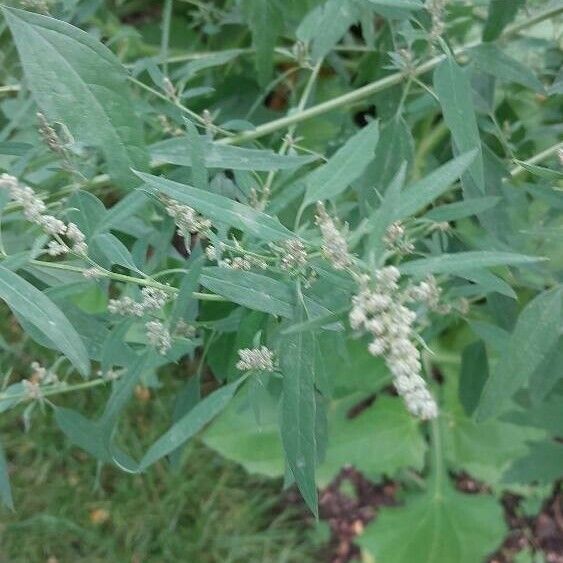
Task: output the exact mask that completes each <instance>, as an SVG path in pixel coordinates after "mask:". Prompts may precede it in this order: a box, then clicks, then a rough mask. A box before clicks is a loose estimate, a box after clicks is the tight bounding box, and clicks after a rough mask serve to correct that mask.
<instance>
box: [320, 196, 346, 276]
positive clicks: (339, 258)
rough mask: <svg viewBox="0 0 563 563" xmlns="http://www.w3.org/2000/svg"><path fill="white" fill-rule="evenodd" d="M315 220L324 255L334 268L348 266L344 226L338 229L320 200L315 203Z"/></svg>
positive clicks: (338, 268) (340, 268)
mask: <svg viewBox="0 0 563 563" xmlns="http://www.w3.org/2000/svg"><path fill="white" fill-rule="evenodd" d="M315 222H316V224H317V226H318V227H319V229H320V231H321V235H322V238H323V245H322V250H323V252H324V255H325V256H326V258H327V260H328V261H329V262H330V263H331V264H332V266H333V267H334V269H335V270H343V269H344V268H347V267H348V266H350V265H351V264H352V256H351V255H350V253H349V252H348V244H347V243H346V237H345V233H346V227H344V229H343V232H342V231H341V230H339V229H338V227H337V226H336V223H335V222H334V220H333V219H332V217H330V216H329V214H328V213H327V212H326V209H325V207H324V205H323V204H322V203H321V202H318V203H317V214H316V216H315Z"/></svg>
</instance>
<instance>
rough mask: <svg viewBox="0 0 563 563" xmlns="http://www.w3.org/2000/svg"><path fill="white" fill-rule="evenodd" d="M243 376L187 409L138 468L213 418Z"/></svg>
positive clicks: (155, 459)
mask: <svg viewBox="0 0 563 563" xmlns="http://www.w3.org/2000/svg"><path fill="white" fill-rule="evenodd" d="M244 379H245V378H244V377H242V378H240V379H238V380H237V381H234V382H233V383H230V384H229V385H225V387H221V388H220V389H217V391H213V393H211V395H208V396H207V397H205V399H203V400H202V401H200V402H199V403H198V404H197V405H195V407H193V408H192V409H191V410H190V411H188V412H187V413H186V414H185V415H184V416H183V417H182V418H181V419H180V420H178V421H177V422H175V423H174V424H173V425H172V427H171V428H170V429H168V430H167V431H166V432H165V433H164V434H163V435H162V436H161V437H160V438H159V439H158V440H157V441H156V442H155V443H154V444H153V445H152V446H151V447H150V448H149V449H148V451H147V453H146V454H145V455H144V456H143V459H141V463H140V464H139V469H140V470H141V471H143V470H145V469H146V468H147V467H149V466H150V465H152V464H153V463H155V462H156V461H158V460H159V459H161V458H163V457H164V456H166V455H168V454H170V453H171V452H173V451H174V450H175V449H176V448H178V447H180V446H181V445H182V444H184V443H185V442H186V441H187V440H189V439H190V438H191V437H192V436H194V435H195V434H196V433H197V432H199V431H200V430H201V429H202V428H203V427H204V426H205V425H206V424H207V423H208V422H210V421H211V420H213V418H215V416H217V415H218V414H219V413H220V412H221V411H222V410H223V409H224V408H225V407H226V406H227V404H228V403H229V401H230V400H231V399H232V398H233V395H234V394H235V391H236V390H237V389H238V387H239V386H240V384H241V383H242V382H243V381H244Z"/></svg>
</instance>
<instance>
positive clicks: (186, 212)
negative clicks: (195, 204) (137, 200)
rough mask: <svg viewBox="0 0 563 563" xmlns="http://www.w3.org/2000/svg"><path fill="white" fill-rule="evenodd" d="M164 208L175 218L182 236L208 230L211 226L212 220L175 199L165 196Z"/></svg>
mask: <svg viewBox="0 0 563 563" xmlns="http://www.w3.org/2000/svg"><path fill="white" fill-rule="evenodd" d="M164 208H165V209H166V213H168V215H170V217H172V218H173V219H174V222H175V223H176V227H178V234H179V235H180V236H183V237H188V236H189V235H190V233H197V232H201V231H206V230H208V229H209V228H210V227H211V221H209V220H208V219H204V218H203V217H202V216H201V215H199V214H198V213H197V212H196V211H195V209H192V208H191V207H189V206H188V205H183V204H181V203H180V202H178V201H176V200H175V199H172V198H169V197H167V198H165V199H164Z"/></svg>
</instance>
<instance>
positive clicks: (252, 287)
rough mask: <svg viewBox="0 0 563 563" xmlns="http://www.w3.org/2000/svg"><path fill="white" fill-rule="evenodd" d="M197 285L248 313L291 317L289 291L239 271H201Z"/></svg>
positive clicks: (275, 282) (274, 281) (291, 295)
mask: <svg viewBox="0 0 563 563" xmlns="http://www.w3.org/2000/svg"><path fill="white" fill-rule="evenodd" d="M201 285H203V287H205V288H207V289H209V290H210V291H213V292H215V293H218V294H219V295H222V296H223V297H226V298H227V299H229V300H230V301H233V302H234V303H238V304H239V305H243V306H245V307H248V308H249V309H254V310H255V311H263V312H264V313H270V314H271V315H280V316H281V317H287V318H291V317H292V316H293V306H294V301H295V300H294V296H293V294H292V292H291V290H290V288H289V287H288V286H287V285H286V284H285V283H282V282H280V281H277V280H274V279H272V278H268V277H266V276H262V275H260V274H255V273H253V272H245V271H243V270H230V269H228V268H220V267H210V268H204V270H203V274H202V276H201Z"/></svg>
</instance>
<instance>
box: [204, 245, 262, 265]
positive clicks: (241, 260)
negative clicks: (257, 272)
mask: <svg viewBox="0 0 563 563" xmlns="http://www.w3.org/2000/svg"><path fill="white" fill-rule="evenodd" d="M236 251H237V252H240V253H241V256H233V257H232V258H222V257H221V258H219V255H218V252H217V248H216V247H215V246H213V245H212V244H209V245H207V246H206V247H205V254H206V256H207V258H208V259H209V260H211V261H214V262H215V261H216V262H217V265H218V266H220V267H221V268H229V269H231V270H252V268H259V269H261V270H267V269H268V264H267V262H266V261H265V260H263V259H262V258H260V257H258V256H254V255H252V254H249V253H246V252H245V251H244V249H243V248H242V247H240V245H237V250H236Z"/></svg>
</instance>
